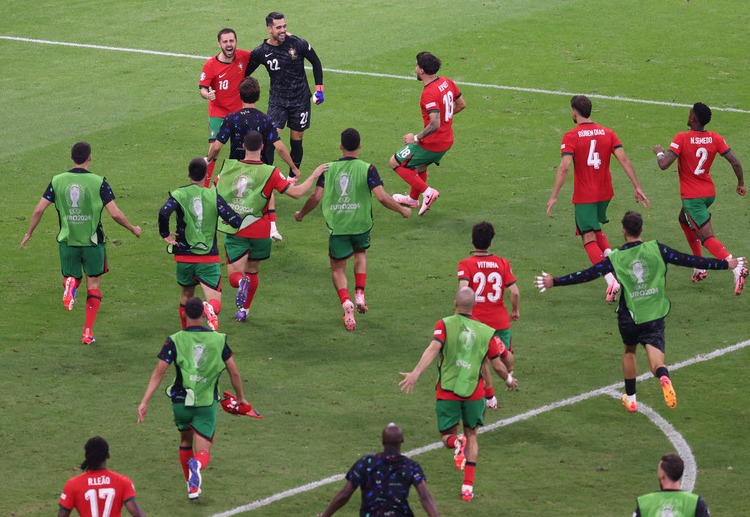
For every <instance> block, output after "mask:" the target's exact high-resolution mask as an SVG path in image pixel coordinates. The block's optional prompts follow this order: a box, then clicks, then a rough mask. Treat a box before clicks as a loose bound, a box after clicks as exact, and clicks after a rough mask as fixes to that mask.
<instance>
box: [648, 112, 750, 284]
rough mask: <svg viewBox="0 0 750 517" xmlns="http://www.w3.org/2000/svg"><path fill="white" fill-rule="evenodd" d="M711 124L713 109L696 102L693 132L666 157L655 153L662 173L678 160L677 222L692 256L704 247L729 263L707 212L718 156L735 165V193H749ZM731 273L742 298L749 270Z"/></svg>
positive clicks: (701, 273)
mask: <svg viewBox="0 0 750 517" xmlns="http://www.w3.org/2000/svg"><path fill="white" fill-rule="evenodd" d="M709 122H711V109H710V108H709V107H708V106H706V105H705V104H703V103H702V102H696V103H695V104H694V105H693V107H692V108H691V109H690V114H689V115H688V122H687V124H688V127H690V131H684V132H682V133H677V135H676V136H675V137H674V138H673V139H672V143H671V144H669V151H668V152H667V153H665V152H664V148H663V147H662V146H660V145H655V146H654V148H653V151H654V154H655V155H656V161H657V162H658V164H659V167H660V168H661V170H666V169H668V168H669V166H670V165H672V163H674V161H675V160H678V161H677V173H678V175H679V177H680V197H681V198H682V208H681V209H680V214H679V216H678V220H679V222H680V226H681V227H682V231H683V232H684V233H685V237H686V238H687V241H688V244H690V250H691V251H692V252H693V255H698V256H700V255H701V254H702V253H701V244H703V246H704V247H705V248H706V249H707V250H708V251H709V252H710V253H711V254H712V255H713V256H714V257H716V258H718V259H728V258H731V257H732V255H731V254H730V253H729V252H728V251H727V249H726V248H725V247H724V245H723V244H722V243H721V242H720V241H719V240H718V239H717V238H716V237H714V231H713V228H712V227H711V213H710V212H709V211H708V209H709V208H710V207H711V205H712V204H713V202H714V199H715V197H716V187H715V186H714V182H713V179H711V164H713V161H714V158H715V157H716V155H717V154H720V155H721V156H723V157H724V158H725V159H726V160H727V161H728V162H729V163H730V164H731V165H732V170H733V171H734V174H735V176H737V188H736V189H735V191H736V192H737V194H739V195H740V196H744V195H745V193H746V192H747V190H746V189H745V181H744V176H743V172H742V164H741V163H740V160H739V159H738V158H737V157H736V156H735V155H734V153H733V152H732V149H731V148H730V147H729V145H727V142H726V140H724V137H722V136H721V135H720V134H718V133H714V132H712V131H706V129H705V127H706V125H707V124H708V123H709ZM732 272H733V273H734V294H736V295H737V296H739V295H740V294H742V288H743V287H744V286H745V278H746V277H747V269H746V268H740V267H738V268H735V269H733V270H732ZM706 276H707V274H706V270H705V269H694V270H693V282H700V281H701V280H703V279H704V278H706Z"/></svg>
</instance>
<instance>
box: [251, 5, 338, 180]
mask: <svg viewBox="0 0 750 517" xmlns="http://www.w3.org/2000/svg"><path fill="white" fill-rule="evenodd" d="M266 28H267V29H268V39H266V40H265V41H264V42H263V43H261V44H260V45H259V46H258V47H256V48H255V49H254V50H253V51H252V56H251V58H250V64H249V65H248V68H247V73H246V74H245V75H250V74H252V73H253V72H254V71H255V70H256V69H257V68H258V67H259V66H260V65H263V66H265V67H266V70H267V71H268V77H269V78H270V80H271V88H270V94H269V96H268V114H269V115H270V117H271V118H272V119H273V121H274V122H275V123H276V127H278V128H279V129H284V127H286V126H287V125H289V147H290V149H291V151H290V153H291V156H292V161H293V162H294V165H295V166H296V167H297V168H298V169H299V166H300V164H301V163H302V154H303V149H302V138H303V137H304V134H305V131H306V130H307V129H310V97H311V96H312V93H311V92H310V85H309V84H308V83H307V73H306V72H305V59H306V60H307V61H309V62H310V64H311V65H312V70H313V78H314V79H315V104H322V103H323V101H324V100H325V96H324V95H323V65H321V64H320V59H319V58H318V54H316V53H315V50H314V49H313V48H312V45H310V44H309V43H308V42H307V41H305V40H304V39H302V38H300V37H297V36H293V35H291V34H287V32H286V19H285V18H284V15H283V14H281V13H278V12H272V13H269V14H268V16H266ZM265 152H266V160H265V161H266V162H267V163H269V164H270V163H273V148H270V147H269V148H268V149H266V151H265ZM289 175H290V177H291V178H292V179H294V178H295V176H294V171H293V170H292V169H290V174H289Z"/></svg>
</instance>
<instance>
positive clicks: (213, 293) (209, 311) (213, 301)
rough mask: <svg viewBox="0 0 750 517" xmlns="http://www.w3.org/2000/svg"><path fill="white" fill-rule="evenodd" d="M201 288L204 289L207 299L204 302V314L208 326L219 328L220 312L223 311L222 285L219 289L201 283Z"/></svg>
mask: <svg viewBox="0 0 750 517" xmlns="http://www.w3.org/2000/svg"><path fill="white" fill-rule="evenodd" d="M200 286H201V289H203V298H204V299H205V300H206V301H205V302H203V308H204V315H205V316H206V323H207V324H208V328H210V329H211V330H219V312H221V285H219V286H218V289H214V288H213V287H211V286H209V285H206V284H204V283H203V282H201V283H200Z"/></svg>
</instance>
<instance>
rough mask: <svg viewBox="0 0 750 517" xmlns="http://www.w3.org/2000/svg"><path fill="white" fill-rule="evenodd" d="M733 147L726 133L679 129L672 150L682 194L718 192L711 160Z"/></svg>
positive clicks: (692, 195)
mask: <svg viewBox="0 0 750 517" xmlns="http://www.w3.org/2000/svg"><path fill="white" fill-rule="evenodd" d="M730 149H731V148H730V147H729V146H728V145H727V143H726V141H725V140H724V137H722V136H721V135H720V134H718V133H714V132H712V131H685V132H682V133H677V135H675V137H674V138H673V139H672V143H671V144H669V150H670V151H671V152H672V153H674V154H676V155H677V172H678V174H679V175H680V197H681V198H682V199H693V198H697V197H711V196H715V195H716V187H714V181H713V179H711V173H710V172H711V164H712V163H713V162H714V158H715V157H716V155H717V154H722V155H723V154H724V153H726V152H728V151H729V150H730Z"/></svg>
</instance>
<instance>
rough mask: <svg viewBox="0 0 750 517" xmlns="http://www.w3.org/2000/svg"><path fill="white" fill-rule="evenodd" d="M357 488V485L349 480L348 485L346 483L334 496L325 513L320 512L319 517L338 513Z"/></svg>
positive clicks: (327, 516)
mask: <svg viewBox="0 0 750 517" xmlns="http://www.w3.org/2000/svg"><path fill="white" fill-rule="evenodd" d="M355 490H356V487H355V486H354V485H352V483H351V481H347V482H346V485H344V488H342V489H341V490H339V492H338V493H337V494H336V495H335V496H333V499H332V500H331V504H329V505H328V508H326V509H325V511H324V512H323V513H319V514H318V517H329V516H331V515H333V514H334V513H336V512H337V511H338V510H339V509H341V508H343V507H344V505H345V504H346V503H348V502H349V498H351V496H352V494H353V493H354V491H355Z"/></svg>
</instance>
